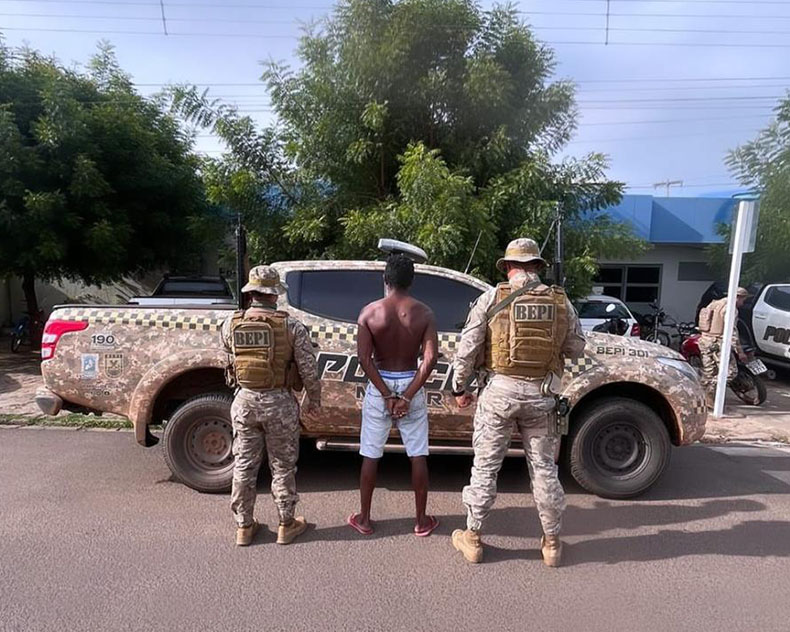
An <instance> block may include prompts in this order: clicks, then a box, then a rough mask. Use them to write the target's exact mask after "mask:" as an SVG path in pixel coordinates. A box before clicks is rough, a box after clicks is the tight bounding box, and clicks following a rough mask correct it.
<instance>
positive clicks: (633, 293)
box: [595, 265, 661, 303]
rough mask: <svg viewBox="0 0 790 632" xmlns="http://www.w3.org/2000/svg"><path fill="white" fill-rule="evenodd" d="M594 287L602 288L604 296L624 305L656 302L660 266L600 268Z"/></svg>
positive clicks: (658, 289) (658, 291)
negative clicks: (619, 301)
mask: <svg viewBox="0 0 790 632" xmlns="http://www.w3.org/2000/svg"><path fill="white" fill-rule="evenodd" d="M595 285H599V286H602V287H603V293H604V294H605V295H606V296H613V297H614V298H619V299H620V300H621V301H624V302H625V303H650V302H652V301H658V299H659V295H660V289H661V266H646V265H625V266H609V265H607V266H601V268H600V270H599V271H598V276H597V277H596V279H595Z"/></svg>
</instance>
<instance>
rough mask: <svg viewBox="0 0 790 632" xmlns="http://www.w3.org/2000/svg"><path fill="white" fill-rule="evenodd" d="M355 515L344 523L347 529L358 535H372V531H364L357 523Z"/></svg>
mask: <svg viewBox="0 0 790 632" xmlns="http://www.w3.org/2000/svg"><path fill="white" fill-rule="evenodd" d="M356 518H357V514H351V515H350V516H349V517H348V518H347V519H346V523H347V524H348V526H349V527H351V528H352V529H353V530H354V531H356V532H357V533H359V534H360V535H372V534H373V529H365V527H363V526H362V525H360V524H359V523H358V522H357V519H356Z"/></svg>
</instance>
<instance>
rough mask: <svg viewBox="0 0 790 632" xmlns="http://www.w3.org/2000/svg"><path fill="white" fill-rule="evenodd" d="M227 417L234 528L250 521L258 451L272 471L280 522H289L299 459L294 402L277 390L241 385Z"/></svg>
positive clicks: (273, 493) (259, 463)
mask: <svg viewBox="0 0 790 632" xmlns="http://www.w3.org/2000/svg"><path fill="white" fill-rule="evenodd" d="M230 415H231V419H232V420H233V456H234V457H235V459H236V460H235V462H234V464H233V487H232V490H231V494H230V508H231V510H232V511H233V515H234V517H235V519H236V523H237V524H238V525H239V526H240V527H244V526H249V525H251V524H252V522H253V510H254V509H255V497H256V495H257V489H256V485H257V479H258V470H259V469H260V466H261V460H262V459H263V450H264V447H265V448H266V453H267V456H268V460H269V469H270V470H271V473H272V496H273V497H274V503H275V504H276V505H277V511H278V513H279V514H280V522H281V523H287V522H290V521H291V519H292V518H293V517H294V508H295V506H296V503H297V502H298V501H299V496H298V495H297V494H296V461H297V459H298V458H299V405H298V404H297V403H296V400H295V399H294V397H293V395H291V393H290V392H288V391H286V390H283V389H275V390H271V391H264V392H260V393H259V392H256V391H251V390H247V389H241V390H240V391H239V392H238V393H237V395H236V397H235V399H234V400H233V405H232V406H231V408H230Z"/></svg>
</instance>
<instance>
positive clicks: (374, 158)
mask: <svg viewBox="0 0 790 632" xmlns="http://www.w3.org/2000/svg"><path fill="white" fill-rule="evenodd" d="M298 55H299V57H300V59H301V62H302V64H301V66H300V67H299V69H297V70H292V69H290V68H289V67H287V66H284V65H281V64H277V63H274V62H272V63H269V64H267V66H266V68H265V72H264V75H263V79H264V81H265V82H266V84H267V86H268V88H269V92H270V94H271V99H272V105H273V107H274V110H275V112H276V114H277V123H276V126H275V127H273V128H272V129H271V130H270V131H269V133H267V134H257V135H256V134H254V133H251V132H250V131H249V130H248V129H246V123H244V121H245V119H244V118H243V117H239V116H238V114H237V113H236V112H235V110H233V109H232V108H228V107H227V106H222V105H221V104H218V103H217V102H212V101H210V100H209V99H208V96H207V95H206V94H205V93H203V94H200V93H198V92H197V91H196V90H194V89H187V88H182V89H179V90H177V91H176V99H175V104H176V108H177V110H178V111H180V112H181V113H182V114H184V115H186V116H187V118H189V119H190V120H192V121H195V122H198V123H201V124H205V125H210V126H213V127H214V129H215V131H217V133H218V134H219V135H220V136H222V137H223V138H224V139H225V140H226V142H227V143H228V145H229V148H230V150H231V153H232V155H233V157H234V159H235V160H237V161H239V162H240V163H242V164H245V165H246V166H247V167H248V168H249V169H250V170H251V171H253V172H254V173H256V174H257V175H258V176H259V180H260V181H261V182H264V183H265V182H269V183H270V184H271V185H272V186H276V187H277V188H278V190H282V191H287V195H288V197H289V198H290V199H291V201H292V202H293V204H292V205H291V206H290V216H287V217H286V218H285V223H284V225H283V228H282V232H283V233H284V234H285V236H286V237H287V238H288V241H289V244H290V246H291V248H292V249H293V250H294V252H295V253H311V254H313V255H317V256H327V257H358V256H368V255H370V254H372V253H373V248H374V247H375V243H376V239H377V238H378V237H379V236H385V235H386V236H390V237H395V238H402V239H408V240H411V241H414V242H416V243H417V244H419V245H420V246H422V247H423V248H425V250H426V251H427V252H428V254H429V257H430V259H431V261H432V262H433V263H436V264H438V265H445V266H451V267H455V268H460V269H464V268H465V267H466V265H467V262H468V260H469V257H470V254H471V253H472V250H473V248H474V245H475V244H476V243H478V247H477V250H476V251H475V256H474V258H473V260H472V266H473V271H474V272H475V273H476V274H478V275H480V276H482V277H485V278H489V279H493V278H495V275H496V271H495V268H494V263H495V261H496V259H497V257H498V256H499V255H500V254H501V252H502V250H503V249H504V247H505V245H506V244H507V242H508V241H509V240H510V239H512V238H514V237H517V236H524V235H529V236H532V237H534V238H536V239H539V240H542V239H543V238H545V237H546V235H547V234H548V231H549V228H550V226H551V225H552V221H553V219H554V215H555V210H554V209H555V204H556V203H559V204H560V205H561V207H562V209H563V210H564V213H565V216H566V218H567V222H566V224H565V226H566V229H567V233H568V234H567V244H568V252H567V255H568V257H569V259H568V261H567V270H568V273H569V280H570V286H571V288H572V289H573V291H574V292H584V291H586V290H587V289H588V287H589V284H590V281H591V279H592V276H593V275H594V274H595V271H596V269H597V268H596V265H595V261H596V259H597V258H598V257H601V256H616V255H618V254H622V253H624V252H628V253H629V255H630V254H632V253H633V252H634V251H638V250H639V249H640V248H641V247H642V243H641V242H640V241H639V240H638V239H636V238H635V237H634V236H633V235H632V234H631V233H630V232H629V230H628V229H627V228H626V227H624V226H623V225H621V224H617V223H615V222H613V221H612V220H610V219H608V218H607V216H606V215H605V213H602V212H600V210H601V209H603V208H605V207H606V206H608V205H610V204H613V203H616V202H618V201H619V199H620V197H621V192H622V184H620V183H617V182H611V181H608V180H607V179H606V176H605V172H606V167H607V164H606V160H605V159H604V157H603V156H602V155H599V154H590V155H589V156H586V157H584V158H580V159H575V160H566V161H562V162H560V163H555V162H553V161H552V156H553V155H554V154H555V153H556V151H557V150H558V149H559V148H561V147H562V146H563V145H564V144H565V143H566V142H567V141H568V140H569V139H570V138H571V135H572V133H573V131H574V127H575V118H576V110H575V107H574V103H573V86H572V84H571V83H570V82H567V81H555V82H551V81H550V80H549V78H550V76H551V74H552V72H553V70H554V59H553V52H552V51H551V50H550V49H549V48H548V47H546V46H545V45H543V44H541V43H540V42H538V41H536V40H535V38H534V37H533V36H532V33H531V31H530V30H529V28H528V26H526V25H525V24H523V23H522V22H520V21H519V19H518V16H517V13H516V12H515V10H513V9H512V8H510V7H503V8H495V9H493V10H491V11H483V10H481V9H480V8H479V7H478V6H477V4H475V3H474V2H471V1H468V0H401V1H400V2H395V1H393V0H345V1H343V2H341V3H340V4H339V5H338V7H337V8H336V9H335V12H334V13H333V15H332V16H331V17H330V18H328V19H327V20H326V21H325V22H324V23H322V24H320V25H318V26H317V27H316V28H314V29H308V31H307V32H306V34H305V35H304V37H303V38H302V39H301V43H300V45H299V49H298ZM591 233H592V234H591ZM585 237H589V239H586V238H585ZM552 250H553V241H552V242H551V243H550V245H549V247H548V249H547V254H548V255H549V256H550V255H551V254H552Z"/></svg>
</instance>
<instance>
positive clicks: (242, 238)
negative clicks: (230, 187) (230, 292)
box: [236, 211, 247, 309]
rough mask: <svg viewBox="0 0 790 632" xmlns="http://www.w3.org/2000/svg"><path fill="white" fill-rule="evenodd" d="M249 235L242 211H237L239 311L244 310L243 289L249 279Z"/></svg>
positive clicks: (237, 293) (237, 297)
mask: <svg viewBox="0 0 790 632" xmlns="http://www.w3.org/2000/svg"><path fill="white" fill-rule="evenodd" d="M246 259H247V234H246V233H245V232H244V226H243V225H242V223H241V211H236V300H237V301H238V304H239V309H244V296H243V295H242V293H241V288H243V287H244V284H245V283H246V277H247V266H246Z"/></svg>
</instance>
